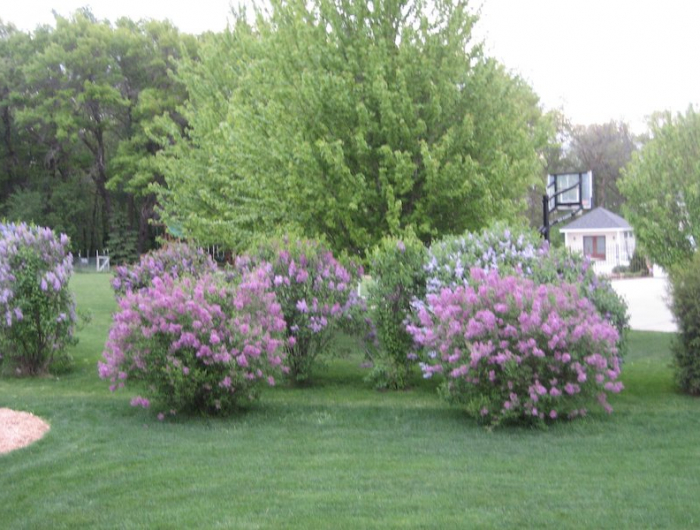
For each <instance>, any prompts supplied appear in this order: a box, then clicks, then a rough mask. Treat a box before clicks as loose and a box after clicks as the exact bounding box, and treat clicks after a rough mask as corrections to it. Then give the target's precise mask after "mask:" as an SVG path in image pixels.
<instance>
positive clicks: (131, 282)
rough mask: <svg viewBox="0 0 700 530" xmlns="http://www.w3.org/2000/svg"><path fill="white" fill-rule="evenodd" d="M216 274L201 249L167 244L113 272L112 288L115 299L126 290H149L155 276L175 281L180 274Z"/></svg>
mask: <svg viewBox="0 0 700 530" xmlns="http://www.w3.org/2000/svg"><path fill="white" fill-rule="evenodd" d="M215 271H216V263H215V262H214V260H213V259H212V258H211V256H210V255H209V254H207V253H206V252H204V251H203V250H202V249H201V248H199V249H198V248H193V247H190V246H188V245H187V244H185V243H168V244H167V245H166V246H164V247H163V248H161V249H159V250H156V251H153V252H149V253H148V254H144V255H143V256H141V259H140V260H139V262H138V263H136V264H135V265H131V266H120V267H115V269H114V279H113V280H112V288H113V289H114V292H115V294H116V295H117V297H121V296H124V295H125V294H126V293H127V292H129V291H136V290H138V289H143V288H144V287H149V286H150V285H151V282H152V281H153V279H154V278H156V277H159V278H160V277H163V276H164V275H166V274H167V275H168V276H171V277H173V278H179V277H181V276H184V275H189V276H195V277H199V276H203V275H205V274H211V273H213V272H215Z"/></svg>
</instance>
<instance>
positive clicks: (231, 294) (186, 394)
mask: <svg viewBox="0 0 700 530" xmlns="http://www.w3.org/2000/svg"><path fill="white" fill-rule="evenodd" d="M270 272H271V268H270V266H269V265H268V266H267V267H265V266H262V267H258V268H256V269H253V270H251V271H249V272H247V273H246V274H244V275H242V276H239V277H238V278H237V279H236V281H233V280H232V278H230V277H229V280H228V281H223V280H222V279H221V278H220V277H217V276H214V275H206V276H203V277H201V278H192V277H184V278H180V279H174V278H172V277H170V276H169V275H167V274H166V275H163V277H162V278H161V277H155V278H153V283H152V285H151V286H150V287H145V288H143V289H140V290H138V291H129V292H127V293H126V295H125V296H124V297H123V298H122V299H121V300H120V301H119V311H118V312H117V314H116V315H115V317H114V322H113V324H112V327H111V329H110V332H109V338H108V340H107V344H106V348H105V351H104V353H103V361H102V362H100V363H99V374H100V377H101V378H103V379H108V380H109V381H110V383H111V386H110V389H111V390H115V389H117V388H120V387H123V386H124V385H125V383H127V382H131V381H133V382H142V383H143V385H142V387H143V391H144V393H145V394H146V397H142V396H137V397H135V398H134V399H133V400H132V402H131V404H132V405H134V406H143V407H148V406H149V405H150V399H149V398H157V399H158V400H159V401H160V402H162V403H163V404H164V405H166V409H168V410H170V411H172V412H173V413H174V412H175V411H179V410H185V411H201V412H205V413H215V414H218V413H228V412H231V411H232V410H235V409H236V408H239V407H242V406H245V405H247V404H249V403H250V402H252V401H253V400H255V399H256V398H257V397H258V393H259V388H260V386H261V383H267V384H269V385H274V384H275V375H277V374H278V373H280V372H281V371H282V370H283V362H284V348H283V342H284V330H285V322H284V319H283V316H282V308H281V307H280V305H279V303H278V302H277V300H276V297H275V294H274V292H273V291H272V289H271V287H272V277H271V274H270ZM160 417H162V416H160Z"/></svg>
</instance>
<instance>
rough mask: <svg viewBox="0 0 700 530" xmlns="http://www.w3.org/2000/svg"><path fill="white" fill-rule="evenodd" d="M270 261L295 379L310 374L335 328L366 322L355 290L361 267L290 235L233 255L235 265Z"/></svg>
mask: <svg viewBox="0 0 700 530" xmlns="http://www.w3.org/2000/svg"><path fill="white" fill-rule="evenodd" d="M263 262H269V263H270V264H272V275H273V287H272V288H273V289H274V291H275V293H276V295H277V300H278V301H279V303H280V304H281V306H282V313H283V314H284V319H285V321H286V334H287V342H286V350H287V364H288V367H289V375H290V377H291V378H292V379H293V380H294V381H295V382H302V381H305V380H308V379H309V378H310V377H311V373H312V370H313V367H314V365H315V364H317V362H318V361H319V357H320V356H323V355H326V354H328V353H330V352H329V345H330V343H331V342H332V340H333V338H334V336H335V335H336V333H337V332H338V331H339V330H352V332H355V331H356V327H362V325H363V324H364V320H363V313H364V310H365V306H364V302H363V301H362V299H361V298H360V297H359V295H358V294H357V290H356V285H357V281H358V279H359V277H360V275H361V274H362V269H361V268H360V267H349V268H347V267H345V266H344V265H342V264H341V263H340V262H339V261H338V260H337V259H336V258H335V257H334V256H333V253H332V252H331V251H330V250H328V249H327V248H326V247H325V246H324V245H323V244H321V243H319V242H318V241H311V240H294V241H290V240H289V238H284V239H280V240H273V241H269V242H267V243H265V244H262V245H260V246H259V247H258V248H257V249H255V251H254V252H253V253H250V254H249V255H247V256H242V257H240V258H238V259H237V261H236V267H237V268H238V269H239V270H248V269H250V267H252V266H255V265H256V264H259V263H263Z"/></svg>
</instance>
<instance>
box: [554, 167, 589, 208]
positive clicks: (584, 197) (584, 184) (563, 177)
mask: <svg viewBox="0 0 700 530" xmlns="http://www.w3.org/2000/svg"><path fill="white" fill-rule="evenodd" d="M547 197H549V210H550V211H551V212H553V211H555V210H574V209H575V210H577V209H584V210H590V209H591V208H592V207H593V172H592V171H587V172H585V173H556V174H552V175H547Z"/></svg>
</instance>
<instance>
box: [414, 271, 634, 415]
mask: <svg viewBox="0 0 700 530" xmlns="http://www.w3.org/2000/svg"><path fill="white" fill-rule="evenodd" d="M468 280H469V281H468V282H467V285H459V286H457V287H453V288H450V287H445V288H443V289H442V290H441V291H440V292H439V293H432V294H429V295H428V296H427V303H426V304H425V305H423V306H422V307H421V308H420V309H419V310H418V314H417V318H418V322H417V323H415V324H412V325H409V326H408V328H407V329H408V331H409V333H411V335H412V336H413V338H414V340H415V341H416V342H417V343H418V344H419V345H421V346H422V347H423V348H424V349H425V351H426V352H427V355H426V358H425V359H424V362H422V363H421V368H422V370H423V374H424V377H432V376H433V375H434V374H441V375H442V376H443V377H444V378H445V379H446V385H445V390H446V394H447V395H448V397H449V398H450V399H451V400H452V401H454V402H456V403H458V404H460V405H462V406H463V407H464V408H465V410H467V411H468V412H469V413H471V414H472V415H474V416H476V417H477V418H480V419H481V420H482V421H484V422H487V423H490V424H492V425H495V424H498V423H500V422H502V421H526V422H527V421H531V422H544V421H552V420H555V419H558V418H573V417H576V416H578V415H585V414H586V412H587V408H586V407H587V406H588V403H589V401H591V398H592V397H597V399H598V402H599V403H600V404H601V406H603V408H604V409H605V410H606V411H608V412H611V411H612V409H611V407H610V405H609V404H608V402H607V394H608V393H611V392H612V393H616V392H619V391H620V390H622V383H621V382H619V381H618V378H619V375H620V361H619V358H618V354H617V348H616V342H617V340H618V333H617V330H616V329H615V327H613V326H611V325H610V324H609V323H607V322H606V321H604V320H603V319H602V318H601V317H600V316H599V314H598V313H597V312H596V311H595V309H594V307H593V305H592V304H591V302H590V301H589V300H587V299H586V298H582V297H580V296H579V294H578V291H577V289H576V287H575V286H573V285H571V284H566V283H563V284H561V285H546V284H545V285H537V284H535V283H534V282H533V281H531V280H528V279H524V278H522V277H520V276H504V277H503V276H501V275H499V273H498V271H497V270H491V271H488V272H487V271H485V270H483V269H479V268H473V269H471V270H470V271H469V277H468Z"/></svg>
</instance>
